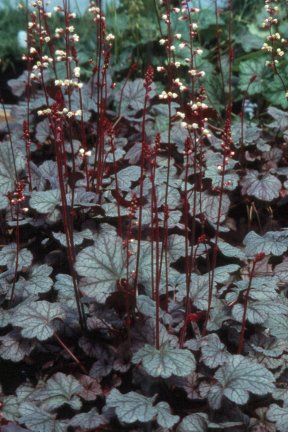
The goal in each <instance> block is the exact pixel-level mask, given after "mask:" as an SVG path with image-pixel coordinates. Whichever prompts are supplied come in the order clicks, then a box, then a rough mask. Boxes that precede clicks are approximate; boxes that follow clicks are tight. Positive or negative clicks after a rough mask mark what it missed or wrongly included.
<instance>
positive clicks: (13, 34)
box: [0, 0, 288, 113]
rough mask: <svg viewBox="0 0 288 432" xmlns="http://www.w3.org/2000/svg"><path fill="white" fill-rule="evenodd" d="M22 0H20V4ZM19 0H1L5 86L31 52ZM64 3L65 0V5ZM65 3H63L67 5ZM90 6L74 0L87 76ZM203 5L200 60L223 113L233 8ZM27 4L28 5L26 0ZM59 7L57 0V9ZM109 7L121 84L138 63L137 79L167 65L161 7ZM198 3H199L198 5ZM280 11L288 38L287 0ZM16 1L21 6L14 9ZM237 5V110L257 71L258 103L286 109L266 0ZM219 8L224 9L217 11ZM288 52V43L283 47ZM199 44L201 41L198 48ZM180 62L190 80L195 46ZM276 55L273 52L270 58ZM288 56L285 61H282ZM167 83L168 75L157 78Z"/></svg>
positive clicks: (125, 0)
mask: <svg viewBox="0 0 288 432" xmlns="http://www.w3.org/2000/svg"><path fill="white" fill-rule="evenodd" d="M15 3H16V2H15ZM15 3H14V2H13V1H12V2H11V1H9V0H2V2H0V6H1V9H0V59H1V62H0V68H1V72H2V76H1V88H2V87H3V86H4V87H5V81H7V80H8V79H10V78H13V77H16V76H18V75H19V74H20V73H21V72H22V71H23V69H24V67H25V66H24V63H23V62H22V60H21V58H22V54H23V50H24V51H25V48H24V47H25V33H24V31H23V29H25V28H26V23H27V17H26V13H23V10H25V8H23V10H22V8H21V3H20V6H19V5H18V7H16V4H15ZM58 3H59V2H58ZM60 3H61V2H60ZM86 3H87V5H88V1H87V2H85V1H82V2H80V4H78V3H77V1H76V0H74V1H72V0H71V6H72V8H73V6H74V9H75V12H76V13H77V18H76V20H75V24H76V25H77V29H78V34H79V36H80V41H79V45H78V47H79V48H78V56H79V63H80V65H81V74H82V77H83V79H85V78H88V77H89V75H90V72H91V63H92V57H93V53H95V52H96V44H97V41H96V38H95V37H92V38H91V34H93V23H91V20H89V16H88V13H87V12H85V7H86ZM173 3H174V6H175V7H179V6H180V3H181V2H180V1H179V0H175V1H174V2H173ZM197 3H198V6H199V7H201V11H200V13H199V15H198V28H199V41H198V42H197V47H198V48H199V49H202V50H203V56H202V59H201V64H199V67H201V69H202V70H204V71H205V72H206V76H205V79H204V85H205V88H206V92H207V96H208V99H209V102H210V104H211V105H213V107H214V108H215V109H216V110H217V111H218V113H221V111H222V112H223V110H224V107H225V94H226V95H227V91H228V79H227V76H226V75H227V73H226V75H225V70H226V71H227V67H226V66H227V64H228V49H229V47H228V39H229V37H228V19H229V17H228V15H229V14H228V9H227V7H226V6H227V1H226V0H205V1H204V0H199V1H198V2H193V7H194V6H195V5H196V6H197ZM22 4H23V5H24V4H26V2H22ZM55 4H57V2H56V1H54V2H51V4H50V8H51V9H52V6H53V5H55ZM102 4H103V5H104V7H105V10H106V25H107V31H108V32H109V33H110V32H111V33H112V34H113V35H114V36H115V40H114V43H113V48H112V57H111V61H112V63H111V72H112V74H114V76H113V78H114V79H115V81H118V82H121V80H124V79H125V77H126V75H127V72H128V70H129V68H130V66H131V65H132V64H134V63H136V64H137V65H138V76H139V77H140V76H143V73H144V71H145V70H146V67H147V65H148V64H153V66H154V67H157V66H161V65H162V64H163V61H164V60H163V59H164V58H165V49H164V47H163V46H159V43H158V41H159V39H160V38H161V33H162V32H163V28H161V24H160V20H159V18H160V12H159V4H158V2H157V1H155V0H145V1H144V0H135V1H133V2H131V1H130V0H110V1H109V0H106V1H105V2H104V3H103V2H102ZM191 5H192V3H191ZM277 5H278V8H279V10H278V12H277V16H278V18H279V22H278V24H277V25H275V26H274V29H273V31H274V30H275V32H276V31H277V32H279V34H280V35H281V38H283V40H285V41H286V40H287V38H288V25H287V0H280V1H279V2H277ZM14 6H15V7H14ZM232 8H233V22H232V27H233V35H232V37H233V40H232V44H233V56H234V59H233V100H234V106H235V109H234V112H236V113H237V111H238V112H239V111H240V109H241V101H242V98H243V93H245V92H246V90H247V88H248V86H249V81H250V79H251V77H252V76H254V75H255V76H256V79H255V82H254V83H253V85H251V86H249V89H248V94H247V95H246V98H247V97H248V98H249V99H251V101H252V103H255V104H257V105H258V106H259V107H260V108H261V109H262V108H264V109H265V107H267V106H268V105H269V104H270V103H272V104H276V105H279V106H280V107H281V108H287V107H288V104H287V98H285V92H284V93H283V88H282V87H281V83H280V82H279V79H277V77H274V73H273V70H272V68H267V66H266V62H267V54H269V53H267V52H265V50H264V51H263V49H262V46H263V43H264V42H265V40H266V37H267V34H268V33H267V29H264V28H263V21H264V20H265V18H267V13H266V11H265V8H264V2H263V0H245V1H244V2H239V1H237V0H232ZM216 11H217V14H216ZM61 21H63V16H61V14H53V16H52V18H51V21H50V22H51V28H52V29H53V28H54V29H55V28H56V27H59V26H61V25H63V22H61ZM173 28H174V29H176V31H177V32H178V33H179V34H182V37H183V39H184V40H185V39H187V40H188V33H187V26H186V25H185V23H183V22H181V21H178V22H175V23H173ZM284 45H285V46H284V53H285V50H286V49H287V42H285V44H284ZM195 46H196V45H195ZM178 48H179V47H177V54H176V55H177V61H179V62H180V63H181V70H180V76H181V77H182V78H184V77H185V75H187V74H186V72H187V64H186V62H185V58H186V57H187V56H188V52H187V50H188V48H185V47H184V49H181V50H180V49H178ZM268 57H269V56H268ZM280 60H281V61H280ZM279 61H280V63H279V70H278V71H279V74H280V75H286V74H287V71H288V62H287V59H286V58H285V56H284V55H283V56H282V57H281V59H280V58H279ZM157 80H158V81H159V82H161V75H158V76H157Z"/></svg>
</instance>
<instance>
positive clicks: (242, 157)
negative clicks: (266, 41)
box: [0, 0, 288, 432]
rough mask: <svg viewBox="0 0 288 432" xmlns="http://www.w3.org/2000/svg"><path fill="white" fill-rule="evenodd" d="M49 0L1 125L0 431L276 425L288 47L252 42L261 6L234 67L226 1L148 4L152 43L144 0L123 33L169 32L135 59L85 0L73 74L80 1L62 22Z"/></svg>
mask: <svg viewBox="0 0 288 432" xmlns="http://www.w3.org/2000/svg"><path fill="white" fill-rule="evenodd" d="M40 3H41V2H36V3H35V5H34V6H35V8H36V11H37V13H34V14H32V16H31V22H30V23H29V26H28V40H27V42H28V48H29V53H28V54H27V55H28V58H27V60H28V62H27V65H28V71H26V72H25V73H24V74H23V75H22V76H21V77H20V78H18V79H17V80H11V81H10V82H9V85H10V87H11V89H12V91H13V92H14V94H15V96H17V97H19V98H20V102H19V104H18V105H17V106H15V107H14V109H13V111H12V113H11V115H12V123H10V124H8V122H7V123H6V125H4V126H3V134H2V137H1V139H2V141H1V143H0V209H1V220H2V222H3V223H2V225H1V236H2V237H1V238H2V240H1V249H0V267H1V273H0V306H1V307H0V328H1V335H0V366H1V370H3V371H4V373H2V372H1V374H0V381H1V385H2V388H1V391H2V392H3V395H4V396H3V401H2V404H3V406H2V413H1V416H2V417H1V420H0V421H1V430H3V431H4V432H11V431H14V432H21V431H23V432H25V431H26V432H27V431H28V432H29V431H32V432H42V431H43V432H50V431H51V432H53V431H60V432H61V431H63V432H64V431H67V432H70V431H75V432H82V431H86V430H87V431H89V430H90V431H98V430H99V431H100V430H107V431H119V430H121V431H139V432H140V431H144V430H145V431H146V430H147V431H148V430H149V431H150V430H151V431H152V430H153V431H154V430H155V431H157V432H164V431H176V432H190V431H191V432H203V431H207V432H208V431H211V430H225V431H226V430H227V431H228V432H230V431H231V432H234V431H237V432H238V431H239V432H242V431H243V432H244V431H248V430H250V431H254V432H255V431H256V430H260V429H261V430H262V431H264V432H265V431H269V432H276V431H278V430H279V431H280V432H285V431H286V430H287V419H288V408H287V404H288V402H287V401H288V397H287V389H286V387H287V382H286V381H287V379H286V375H287V370H286V369H287V368H286V363H287V352H288V336H287V335H288V300H287V289H286V288H287V281H288V259H287V249H288V231H287V221H286V214H285V211H286V210H287V186H288V184H287V177H288V169H287V166H286V165H287V154H286V153H287V151H286V144H287V142H286V141H287V130H288V120H287V113H286V112H285V111H283V110H282V109H283V108H285V106H286V105H285V100H284V99H283V98H281V99H280V102H279V103H277V101H276V100H275V105H278V106H277V107H275V106H269V107H267V106H266V105H265V103H267V101H270V102H271V101H272V96H271V95H269V91H268V89H269V88H270V89H274V90H275V87H277V89H278V90H279V93H280V87H279V88H278V85H279V82H277V81H276V80H277V77H278V79H279V77H280V82H281V76H282V72H283V70H284V69H285V67H286V66H285V64H284V66H283V64H282V63H281V64H280V65H279V67H278V66H277V65H278V63H275V64H274V70H273V68H271V67H270V69H269V68H268V69H267V65H266V63H265V59H264V56H265V55H266V54H265V52H264V53H262V52H260V53H258V55H259V56H260V57H259V59H257V60H255V59H253V58H252V59H251V58H249V56H248V58H247V56H246V55H245V56H244V58H241V56H242V55H243V50H244V51H245V53H247V52H250V51H251V52H253V50H254V51H255V50H257V49H259V38H260V36H262V33H261V32H262V31H263V29H262V30H261V31H260V29H259V30H257V28H255V27H253V26H252V22H251V23H250V26H249V32H250V33H251V34H253V35H254V38H253V39H251V40H250V39H249V38H248V39H249V44H248V45H247V43H248V39H247V37H246V43H245V44H244V43H243V44H242V46H241V47H239V46H238V45H239V42H235V43H234V49H235V52H236V54H238V60H237V61H236V62H234V65H236V66H235V67H234V68H232V66H233V64H232V60H233V59H232V55H231V52H232V43H233V39H232V34H231V24H232V22H233V23H234V24H235V26H236V27H237V25H238V24H239V20H240V21H241V19H240V18H239V15H237V13H238V12H237V7H235V13H236V16H238V18H239V19H238V20H237V19H236V20H235V22H234V21H233V20H232V15H231V12H232V11H231V4H230V8H229V7H228V9H224V10H223V16H218V18H216V17H215V14H214V13H213V12H212V11H211V10H209V9H207V10H202V11H198V10H197V8H192V6H191V5H190V2H189V1H187V2H182V9H183V10H181V9H178V8H177V7H176V6H175V5H174V4H173V5H172V2H171V4H170V2H167V4H164V5H162V6H161V5H156V11H155V14H156V16H155V17H156V18H157V15H158V14H159V12H160V10H161V14H162V15H161V17H162V18H161V20H159V28H157V30H155V29H154V30H155V32H151V33H149V37H147V39H145V43H144V41H143V37H144V36H143V34H142V28H143V27H142V24H143V23H144V24H145V23H147V20H146V18H147V17H146V18H145V16H144V15H145V13H146V12H145V8H143V2H142V0H141V1H140V0H137V2H136V1H135V2H133V5H132V3H131V4H130V2H126V1H123V2H121V4H120V6H119V14H120V15H119V16H121V13H122V12H123V10H125V7H128V6H129V7H130V9H131V10H130V21H129V23H128V24H129V26H128V27H127V29H126V31H127V38H130V39H129V43H128V42H125V40H124V39H123V37H122V39H121V36H120V35H118V43H119V46H121V47H122V48H125V46H126V45H127V46H126V48H127V47H128V48H129V49H130V48H131V49H132V48H133V47H134V46H135V47H136V48H137V49H136V51H137V50H140V47H141V45H140V41H141V40H142V42H143V46H144V45H145V44H149V43H153V42H155V40H154V39H156V38H157V37H158V36H159V35H160V34H161V36H162V39H161V43H160V50H161V49H162V48H163V50H164V51H163V52H162V51H161V55H159V56H158V57H157V55H156V54H155V56H156V60H155V64H154V66H156V67H157V65H158V63H157V62H160V58H161V56H162V57H163V54H164V52H165V51H166V53H167V61H166V62H163V60H162V63H161V65H160V67H158V70H157V69H155V67H152V66H147V67H146V68H145V72H144V74H143V76H138V75H137V74H136V67H135V65H133V66H132V67H131V68H130V69H129V71H128V75H127V73H126V72H127V71H126V70H125V67H124V66H123V67H122V69H121V67H120V66H119V67H118V68H117V67H116V66H115V65H114V67H111V64H110V57H111V55H112V53H113V50H114V49H115V50H116V47H115V46H114V48H113V46H112V44H111V41H112V40H113V35H111V34H109V33H108V32H107V31H106V30H107V29H106V25H105V19H104V15H103V11H102V9H101V2H100V5H99V4H98V3H97V2H96V3H94V2H92V4H91V7H90V10H89V13H90V15H92V20H91V22H92V25H94V26H95V30H96V39H95V40H97V44H96V46H94V45H93V46H94V48H95V50H96V51H95V55H96V58H95V59H91V61H90V63H89V64H90V67H91V69H89V68H88V65H86V66H87V68H88V69H87V70H86V71H85V73H84V76H87V71H89V72H90V78H89V80H88V81H87V80H86V81H85V80H84V82H83V83H82V82H80V78H83V76H81V73H80V71H81V69H80V66H79V64H81V56H80V55H79V56H78V55H77V44H76V43H77V40H78V36H77V34H76V33H74V26H72V24H71V22H73V19H75V17H74V15H73V14H72V13H70V11H69V10H68V4H67V3H66V2H64V8H63V9H62V7H60V8H59V10H58V12H59V16H58V18H57V19H59V22H63V19H64V21H65V28H64V30H63V31H62V30H61V29H59V28H58V29H56V30H55V29H54V28H53V26H52V27H49V19H48V18H49V14H48V15H47V14H46V12H45V10H44V9H43V5H40ZM175 3H176V2H175ZM230 3H231V2H230ZM248 3H249V2H248ZM248 3H247V4H248ZM216 6H217V5H216ZM248 6H249V5H248ZM248 6H247V12H246V13H247V20H251V16H254V12H255V11H256V9H257V7H255V10H254V7H252V6H251V5H250V6H249V7H248ZM254 6H255V2H254ZM160 8H161V9H160ZM190 9H191V10H190ZM110 12H111V11H110ZM144 12H145V13H144ZM218 12H219V11H218ZM268 12H269V11H268ZM276 12H277V9H276V10H275V11H274V12H273V13H276ZM270 13H271V12H270ZM133 14H134V15H133ZM143 14H144V15H143ZM147 14H148V15H149V14H151V10H149V12H147ZM179 14H180V15H179ZM181 14H182V15H181ZM197 14H198V15H197ZM281 14H282V15H281ZM132 15H133V16H135V17H137V20H139V22H141V23H142V24H141V26H139V25H138V24H139V23H138V22H136V21H135V20H133V17H132ZM142 15H143V16H142ZM280 15H281V17H282V18H283V16H284V12H282V9H281V13H280ZM196 16H197V18H196ZM155 17H154V18H155ZM86 18H87V17H86ZM86 18H85V19H86ZM180 18H181V19H180ZM188 18H189V19H191V20H192V21H191V22H190V21H189V20H188ZM192 18H193V19H192ZM123 19H124V18H123ZM135 19H136V18H135ZM61 20H62V21H61ZM156 21H157V19H156ZM194 21H195V22H194ZM196 21H197V23H196ZM125 22H126V21H125ZM268 22H269V20H268ZM93 23H94V24H93ZM187 23H188V26H187ZM193 23H194V25H193ZM236 23H238V24H236ZM110 24H111V23H110ZM110 24H109V23H108V24H107V25H108V26H109V25H110ZM189 24H190V27H189ZM226 24H230V33H229V26H228V27H227V26H226ZM123 25H124V24H123ZM39 28H41V29H42V30H41V31H42V33H43V34H41V35H40V38H39ZM189 28H190V30H191V28H192V29H193V32H192V33H191V31H190V30H189ZM227 28H228V30H227ZM52 29H53V31H52ZM172 29H173V31H172ZM118 30H119V29H118ZM238 30H239V29H238ZM55 31H56V34H55ZM221 31H222V33H223V40H220V39H219V38H220V36H219V35H220V33H221ZM227 31H228V33H227ZM239 31H240V30H239ZM191 35H192V36H191ZM164 36H165V37H164ZM246 36H247V35H246ZM61 38H62V39H61ZM215 38H216V39H215ZM172 40H173V41H174V45H172ZM215 40H216V42H215ZM61 41H62V42H64V45H65V50H66V51H65V52H64V54H63V51H61V50H58V44H59V46H60V45H61ZM37 43H38V45H37ZM54 43H55V46H54ZM125 44H126V45H125ZM129 44H130V45H129ZM213 44H216V46H215V50H214V48H213V49H211V46H212V45H213ZM32 45H33V46H34V45H35V46H37V49H36V48H33V47H32ZM143 46H142V48H143ZM55 47H57V51H56V50H55V52H54V50H53V48H55ZM161 47H162V48H161ZM172 47H173V48H172ZM154 48H155V47H154ZM208 48H209V49H208ZM274 48H275V49H277V47H276V46H275V47H273V49H274ZM133 49H134V48H133ZM133 49H132V51H133ZM143 49H144V48H143ZM158 49H159V47H158ZM226 49H227V51H228V52H230V56H229V58H227V56H226V55H225V52H226V51H225V50H226ZM193 50H195V52H194V51H193ZM237 50H239V52H237ZM263 51H265V50H263ZM46 52H47V53H49V55H48V54H47V55H46ZM155 52H156V53H157V50H156V51H155ZM215 52H216V54H215ZM201 53H202V54H203V56H202V58H201V59H200V58H199V55H201ZM114 54H115V53H114ZM116 54H117V53H116ZM138 54H139V52H138ZM118 55H119V53H118ZM50 56H51V57H50ZM133 56H136V52H134V51H133ZM139 56H140V54H139ZM174 56H175V57H174ZM189 56H190V60H189ZM191 56H192V57H191ZM140 57H141V56H140ZM280 57H282V54H281V56H280ZM187 59H188V60H189V61H188V60H187ZM272 60H273V58H272ZM33 62H34V67H33V68H32V66H31V65H32V63H33ZM189 62H190V63H189ZM188 64H190V66H191V65H192V66H191V67H190V66H189V67H188V66H187V65H188ZM91 65H92V66H91ZM112 66H113V65H112ZM158 66H159V65H158ZM275 67H276V69H275ZM282 68H284V69H282ZM82 71H83V68H82ZM158 73H159V76H158ZM160 73H164V74H166V75H163V76H161V75H160ZM125 74H126V75H125ZM123 76H125V78H124V81H123V80H122V78H123ZM226 80H227V83H228V87H227V85H226V84H225V82H226ZM114 81H117V82H116V83H114ZM221 81H222V85H221ZM235 82H236V83H237V84H236V85H235ZM276 82H277V84H276ZM215 86H216V87H215ZM216 88H217V91H216ZM235 90H237V94H238V97H237V96H236V97H235V102H234V103H233V93H234V91H235ZM274 90H273V91H274ZM271 91H272V90H271ZM183 92H184V93H183ZM242 92H243V93H242ZM263 93H265V94H264V95H263ZM282 93H283V88H282ZM248 97H251V98H253V101H254V104H256V105H253V106H252V111H251V101H250V111H249V110H248V111H247V103H246V104H245V102H247V101H248ZM254 98H255V99H254ZM237 99H238V100H242V106H241V108H240V110H241V112H240V116H239V115H238V114H239V104H238V100H237ZM273 100H274V99H273ZM253 107H254V108H255V107H256V111H257V113H256V112H254V111H255V110H254V108H253ZM248 108H249V104H248ZM260 114H261V122H260V121H259V119H258V117H257V115H259V116H260ZM6 370H7V371H8V372H7V374H6ZM10 371H12V372H11V373H10ZM11 374H13V375H14V376H15V380H10V379H9V380H7V379H6V378H5V376H7V375H9V376H10V375H11ZM179 401H180V403H179Z"/></svg>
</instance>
